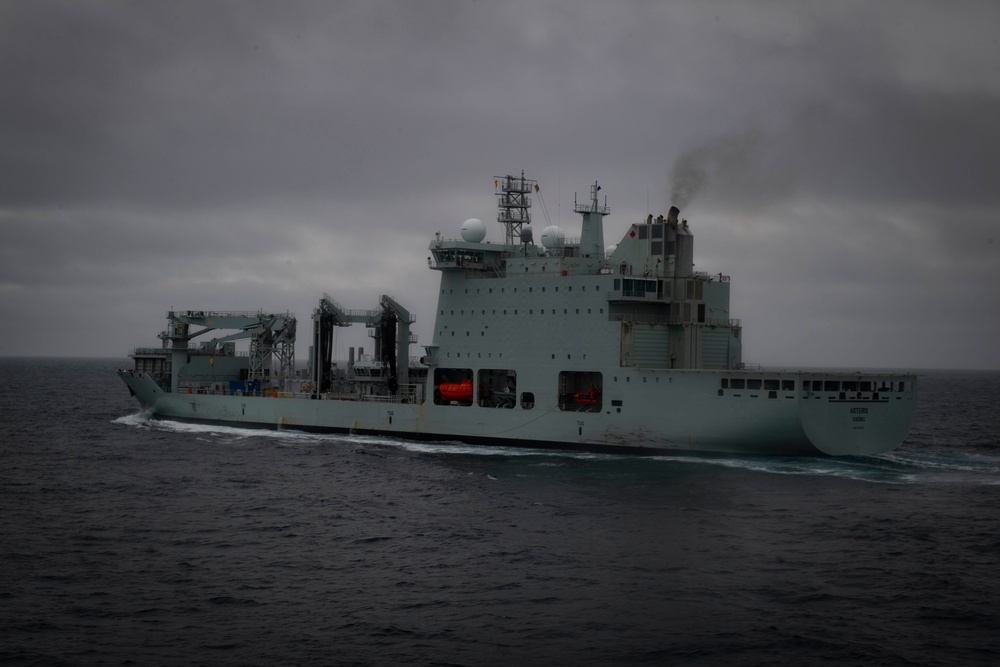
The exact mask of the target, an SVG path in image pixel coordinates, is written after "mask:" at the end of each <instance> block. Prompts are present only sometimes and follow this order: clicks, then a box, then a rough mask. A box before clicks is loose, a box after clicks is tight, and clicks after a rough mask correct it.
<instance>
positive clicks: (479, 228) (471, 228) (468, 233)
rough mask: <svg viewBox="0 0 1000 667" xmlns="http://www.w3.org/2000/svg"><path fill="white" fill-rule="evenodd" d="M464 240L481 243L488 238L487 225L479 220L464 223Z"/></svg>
mask: <svg viewBox="0 0 1000 667" xmlns="http://www.w3.org/2000/svg"><path fill="white" fill-rule="evenodd" d="M462 238H463V239H464V240H465V241H467V242H469V243H481V242H482V240H483V239H485V238H486V225H484V224H483V221H482V220H480V219H479V218H469V219H468V220H466V221H465V222H463V223H462Z"/></svg>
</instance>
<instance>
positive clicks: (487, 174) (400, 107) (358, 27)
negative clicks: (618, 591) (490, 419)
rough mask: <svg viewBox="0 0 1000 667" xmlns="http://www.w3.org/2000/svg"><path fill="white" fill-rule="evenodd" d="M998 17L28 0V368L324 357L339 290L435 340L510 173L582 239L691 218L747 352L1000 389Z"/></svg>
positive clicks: (10, 224) (21, 334) (16, 273)
mask: <svg viewBox="0 0 1000 667" xmlns="http://www.w3.org/2000/svg"><path fill="white" fill-rule="evenodd" d="M998 26H1000V3H996V2H981V3H980V2H949V3H942V2H916V1H913V0H905V1H899V2H889V1H880V2H869V1H864V2H827V1H823V2H803V1H799V0H796V1H794V2H793V1H789V2H743V1H739V2H628V1H622V0H615V1H613V2H612V1H606V2H600V1H585V0H567V1H565V2H545V1H538V0H535V1H525V2H519V1H516V0H515V1H511V0H504V1H502V2H471V1H469V2H458V1H454V2H445V1H426V2H413V1H404V0H400V1H396V2H392V1H377V0H363V1H359V2H288V1H283V2H247V1H241V2H218V1H213V0H199V1H197V2H176V1H170V2H165V1H156V2H153V1H143V0H138V1H132V2H124V1H120V2H119V1H112V2H99V1H97V0H90V1H88V2H79V1H77V0H72V1H68V2H64V3H61V2H49V1H39V0H0V82H2V84H0V100H2V103H0V230H2V235H3V242H2V245H0V308H2V312H3V317H4V320H5V326H4V327H3V332H2V333H0V355H59V356H104V357H123V356H124V355H125V354H126V353H127V352H128V351H129V349H130V348H132V347H135V346H143V345H156V344H158V340H157V339H156V334H157V333H158V332H159V331H161V330H162V329H163V328H164V326H165V313H166V311H167V310H168V309H170V308H176V309H189V308H191V309H217V310H257V309H263V310H266V311H281V312H284V311H286V310H290V311H292V312H293V313H295V314H296V315H298V317H299V322H300V331H303V332H304V331H308V325H307V322H308V320H309V317H310V314H311V312H312V309H313V308H314V306H315V303H316V301H317V299H318V298H319V297H320V295H321V294H322V293H323V292H329V293H330V294H331V295H332V296H333V297H334V298H335V299H337V300H338V301H339V302H341V303H342V304H343V305H345V306H347V307H349V308H374V307H376V305H377V299H378V295H379V294H383V293H387V294H390V295H393V296H394V297H396V298H397V300H399V301H400V302H401V303H402V304H403V305H404V306H407V307H409V309H410V310H411V311H412V312H414V313H415V314H416V315H417V325H416V329H415V330H416V332H417V334H418V335H419V337H420V343H421V344H429V343H430V342H431V330H432V327H433V321H434V304H435V301H436V285H437V281H438V279H439V274H438V273H437V272H435V271H431V270H429V269H428V268H427V255H428V252H427V244H428V242H429V241H430V240H431V238H432V237H433V235H434V233H435V232H437V231H441V232H442V233H443V234H444V235H445V236H446V237H457V236H458V235H459V228H460V226H461V224H462V222H463V221H464V220H465V219H467V218H471V217H477V218H481V219H482V220H484V221H486V222H487V225H488V228H489V234H490V236H489V238H491V239H493V240H494V241H498V240H501V239H502V227H501V226H500V225H499V224H498V223H495V222H494V221H495V219H496V208H495V207H496V200H495V197H494V196H493V177H494V176H495V175H503V174H506V173H515V174H519V173H520V170H522V169H523V170H525V175H526V176H528V177H529V178H535V179H537V180H538V181H539V185H540V187H541V195H542V199H543V200H544V203H545V207H546V210H547V211H548V214H549V218H550V219H551V222H552V223H554V224H559V225H560V226H562V227H563V228H564V229H565V231H566V233H567V235H568V236H577V235H578V234H579V216H577V215H575V214H573V212H572V207H573V197H574V193H580V195H581V196H584V197H585V196H586V194H587V192H588V189H589V185H590V184H591V183H592V182H593V181H594V180H598V181H599V182H600V183H601V185H602V194H606V195H607V197H608V204H609V205H610V207H611V215H610V216H609V217H608V218H606V219H605V233H606V242H607V244H609V245H610V244H613V243H617V242H618V240H619V239H620V238H621V236H622V234H624V233H625V231H626V230H627V228H628V226H629V225H630V224H631V223H633V222H638V221H639V220H641V219H643V218H645V215H646V212H647V211H649V212H652V213H654V214H658V213H665V212H666V209H667V208H668V207H669V206H670V204H671V203H677V204H678V205H680V206H681V207H682V217H685V218H687V219H688V220H689V222H690V225H691V227H692V230H693V232H694V234H695V263H696V269H697V270H700V271H706V272H709V273H720V272H721V273H725V274H728V275H730V276H732V281H733V289H732V299H733V302H732V312H731V315H732V317H736V318H740V319H742V321H743V326H744V360H745V361H748V362H756V363H761V364H764V365H767V366H777V367H794V366H799V365H807V366H835V367H844V368H849V369H853V368H860V367H902V368H912V369H919V368H993V369H996V368H1000V226H998V225H1000V75H998V72H1000V44H998V37H997V35H998ZM538 203H539V202H538V200H537V198H536V210H535V219H536V226H538V225H539V224H542V225H544V224H545V223H544V221H543V219H542V215H541V210H540V207H539V206H538V205H537V204H538ZM364 334H365V332H364V329H363V328H361V329H359V330H357V331H353V332H352V333H351V334H350V335H349V336H347V337H345V338H344V341H346V342H348V343H349V344H355V345H366V344H367V345H369V346H370V340H369V339H367V338H366V337H365V335H364ZM352 337H353V338H352ZM300 338H301V339H302V340H301V341H300V344H299V347H298V350H297V353H298V356H299V357H300V358H302V357H305V356H306V354H307V351H308V344H309V343H308V340H307V338H308V336H307V335H304V334H303V335H300ZM420 352H421V349H420V348H415V349H413V354H419V353H420Z"/></svg>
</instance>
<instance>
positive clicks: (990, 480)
mask: <svg viewBox="0 0 1000 667" xmlns="http://www.w3.org/2000/svg"><path fill="white" fill-rule="evenodd" d="M113 423H115V424H121V425H124V426H130V427H134V428H142V429H150V430H155V431H161V432H169V433H186V434H191V435H195V436H199V438H200V439H202V438H203V437H204V436H208V437H209V438H218V439H219V442H227V443H231V442H234V441H240V440H249V439H254V438H268V439H271V440H273V441H276V444H277V445H278V446H309V445H317V444H329V443H341V444H343V443H346V444H353V445H357V446H361V447H366V446H371V447H392V448H396V449H402V450H405V451H408V452H413V453H416V454H421V455H430V456H444V457H450V456H477V457H479V456H481V457H493V458H497V459H508V460H510V461H511V462H516V461H518V460H522V461H525V462H526V463H530V464H532V465H558V462H565V463H569V462H572V461H579V462H595V463H598V464H599V463H600V462H616V463H629V464H631V465H636V466H643V468H644V469H645V470H646V471H647V472H650V470H649V467H650V466H663V467H664V468H665V471H669V469H676V467H677V466H689V465H698V466H707V467H719V468H729V469H740V470H746V471H749V472H754V473H760V474H766V475H808V476H819V477H835V478H844V479H852V480H857V481H863V482H877V483H883V484H912V483H919V484H929V483H965V484H981V485H993V484H1000V456H998V455H991V454H982V453H976V452H966V451H960V450H955V451H926V450H921V451H898V450H897V451H895V452H890V453H888V454H882V455H879V456H866V457H860V456H859V457H839V458H828V457H764V456H738V455H710V454H706V455H690V454H680V455H662V456H635V455H630V454H601V453H594V452H585V451H573V450H563V449H533V448H532V449H528V448H523V447H505V446H481V445H468V444H465V443H461V442H457V441H440V442H417V441H414V440H405V439H403V438H395V437H386V436H371V435H349V434H330V433H306V432H303V431H294V430H288V431H283V430H277V431H269V430H261V429H249V428H239V427H234V426H221V425H212V424H189V423H185V422H176V421H170V420H163V419H153V418H152V417H150V415H149V414H148V413H146V412H137V413H134V414H131V415H127V416H124V417H119V418H117V419H115V420H113ZM652 472H655V470H654V471H652Z"/></svg>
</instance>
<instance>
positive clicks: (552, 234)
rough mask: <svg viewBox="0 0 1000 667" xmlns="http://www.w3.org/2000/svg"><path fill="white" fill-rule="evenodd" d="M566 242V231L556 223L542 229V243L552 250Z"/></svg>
mask: <svg viewBox="0 0 1000 667" xmlns="http://www.w3.org/2000/svg"><path fill="white" fill-rule="evenodd" d="M565 242H566V233H565V232H563V230H561V229H560V228H559V227H556V226H555V225H549V226H548V227H546V228H545V229H543V230H542V245H543V246H544V247H545V248H547V249H549V250H551V249H552V248H561V247H562V246H563V244H564V243H565Z"/></svg>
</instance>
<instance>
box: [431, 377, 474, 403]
mask: <svg viewBox="0 0 1000 667" xmlns="http://www.w3.org/2000/svg"><path fill="white" fill-rule="evenodd" d="M438 391H439V392H441V398H443V399H445V400H447V401H467V402H469V403H471V402H472V380H465V381H463V382H443V383H441V386H439V387H438Z"/></svg>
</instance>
